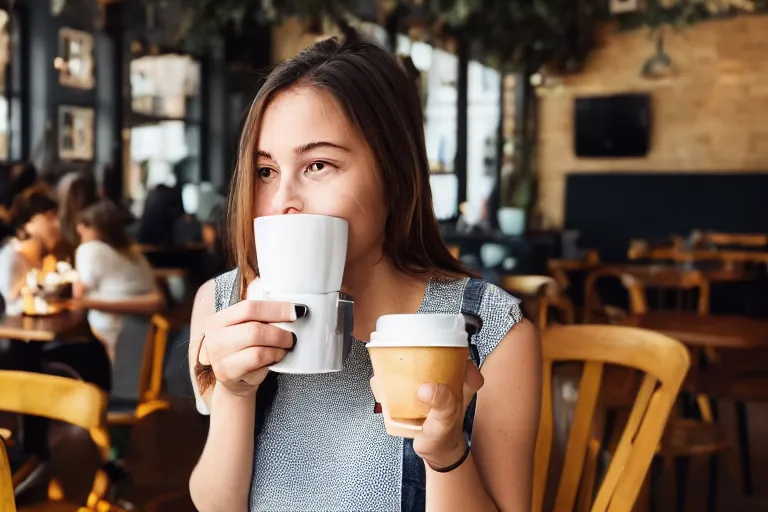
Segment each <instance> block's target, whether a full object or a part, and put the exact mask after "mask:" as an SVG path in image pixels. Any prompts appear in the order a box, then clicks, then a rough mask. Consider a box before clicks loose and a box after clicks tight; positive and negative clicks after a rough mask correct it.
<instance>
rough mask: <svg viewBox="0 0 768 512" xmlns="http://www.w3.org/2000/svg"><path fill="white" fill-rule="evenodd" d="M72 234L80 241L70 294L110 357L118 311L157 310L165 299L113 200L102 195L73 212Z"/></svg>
mask: <svg viewBox="0 0 768 512" xmlns="http://www.w3.org/2000/svg"><path fill="white" fill-rule="evenodd" d="M77 234H78V238H79V239H80V240H81V244H80V246H79V247H78V248H77V252H76V253H75V269H76V270H77V274H78V277H79V282H78V283H76V286H75V287H74V288H75V290H74V292H75V293H74V294H75V299H76V300H77V302H78V303H79V305H80V306H81V307H84V308H87V309H88V310H89V311H88V323H89V324H90V326H91V330H92V331H93V332H94V334H95V335H96V336H97V337H98V338H99V339H100V340H101V341H102V342H103V343H104V344H105V346H106V347H107V352H108V354H109V356H110V359H111V360H112V362H114V360H115V347H116V345H117V340H118V338H119V336H120V331H121V330H122V314H127V313H134V314H152V313H156V312H158V311H160V310H161V309H162V308H163V307H164V305H165V299H164V297H163V295H162V293H161V292H160V291H159V289H158V288H157V285H156V282H155V278H154V275H153V274H152V267H150V266H149V263H148V262H147V259H146V258H145V257H144V256H143V255H142V254H141V253H140V252H138V251H137V250H136V247H135V246H134V244H133V241H132V240H131V237H130V236H129V235H128V233H127V232H126V230H125V224H124V220H123V217H122V213H121V211H120V209H119V208H118V206H117V205H115V204H114V203H112V202H111V201H108V200H102V201H99V202H97V203H95V204H93V205H91V206H89V207H87V208H85V209H84V210H83V211H82V212H80V215H79V217H78V221H77Z"/></svg>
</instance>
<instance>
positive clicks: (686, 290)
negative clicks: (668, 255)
mask: <svg viewBox="0 0 768 512" xmlns="http://www.w3.org/2000/svg"><path fill="white" fill-rule="evenodd" d="M621 282H622V284H623V285H624V287H625V288H626V289H627V292H628V293H629V304H630V310H631V311H632V313H635V314H638V315H641V314H645V313H647V312H648V311H649V310H650V305H649V300H648V297H649V294H650V292H651V291H652V290H655V291H656V298H657V304H656V306H657V309H675V310H686V309H687V310H690V309H695V310H696V312H697V313H698V314H700V315H707V314H709V303H710V287H709V281H707V280H706V279H705V278H704V275H703V274H702V273H701V272H699V271H696V270H679V269H676V268H664V267H660V268H658V270H657V271H654V272H643V273H642V274H630V273H627V274H623V275H622V276H621ZM669 292H674V299H673V300H672V301H671V302H669V301H667V300H666V299H667V295H668V294H669ZM694 296H697V299H696V303H695V304H694V301H693V297H694Z"/></svg>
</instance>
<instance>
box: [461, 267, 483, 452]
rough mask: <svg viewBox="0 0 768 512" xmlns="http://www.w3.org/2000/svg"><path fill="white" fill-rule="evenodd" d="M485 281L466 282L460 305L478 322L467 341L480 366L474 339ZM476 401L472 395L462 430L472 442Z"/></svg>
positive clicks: (464, 312)
mask: <svg viewBox="0 0 768 512" xmlns="http://www.w3.org/2000/svg"><path fill="white" fill-rule="evenodd" d="M485 285H486V282H485V281H483V280H481V279H476V278H472V279H470V280H469V281H468V282H467V286H466V288H464V301H463V302H462V305H461V313H462V314H463V315H465V316H472V317H474V318H475V320H477V321H478V322H479V324H480V328H479V329H477V332H475V334H474V335H473V336H472V338H471V339H470V343H469V355H470V357H472V362H473V363H475V364H476V365H477V366H478V367H479V366H480V354H479V353H478V350H477V344H476V343H475V339H476V338H477V335H478V333H479V332H480V329H482V322H483V321H482V318H481V317H480V306H481V305H482V303H483V294H484V293H485ZM476 401H477V395H475V396H473V397H472V401H471V402H470V403H469V406H468V407H467V414H466V415H465V416H464V432H465V433H466V434H467V439H469V440H470V443H471V442H472V424H473V423H474V420H475V402H476Z"/></svg>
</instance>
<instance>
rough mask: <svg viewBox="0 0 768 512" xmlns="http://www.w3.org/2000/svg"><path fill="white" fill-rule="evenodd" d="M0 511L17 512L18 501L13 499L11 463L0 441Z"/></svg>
mask: <svg viewBox="0 0 768 512" xmlns="http://www.w3.org/2000/svg"><path fill="white" fill-rule="evenodd" d="M0 510H5V511H7V512H16V500H15V499H14V498H13V482H12V481H11V463H10V462H9V461H8V454H7V453H6V451H5V443H4V442H3V440H2V439H0Z"/></svg>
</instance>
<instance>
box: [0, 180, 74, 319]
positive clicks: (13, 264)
mask: <svg viewBox="0 0 768 512" xmlns="http://www.w3.org/2000/svg"><path fill="white" fill-rule="evenodd" d="M11 219H12V224H13V226H14V229H15V233H14V234H15V235H16V236H12V237H11V238H9V239H8V240H6V242H5V243H4V244H3V246H2V248H0V295H2V296H3V300H4V301H5V314H7V315H20V314H21V313H22V311H23V300H22V296H21V290H22V288H23V287H24V284H25V283H26V278H27V274H28V273H29V271H30V270H32V269H36V268H41V267H42V264H43V257H44V256H45V255H46V254H47V253H48V252H50V251H52V250H53V248H54V247H55V246H56V244H57V243H58V242H59V240H60V227H59V217H58V206H57V204H56V201H55V200H54V199H53V198H52V197H50V196H49V195H48V194H46V193H45V192H44V191H43V190H41V189H40V188H36V187H33V188H30V189H28V190H27V191H25V192H22V193H21V194H20V195H19V196H17V198H16V199H15V200H14V201H13V206H12V207H11Z"/></svg>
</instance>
